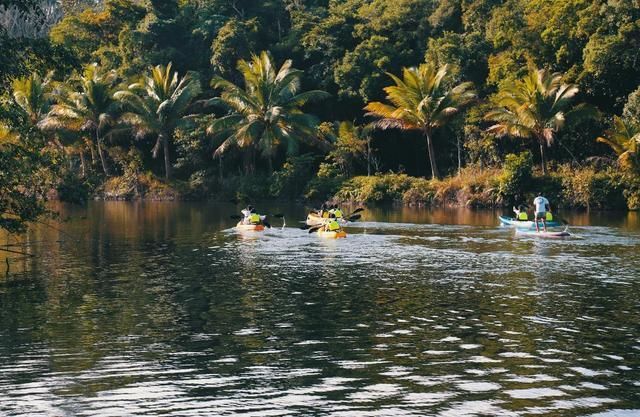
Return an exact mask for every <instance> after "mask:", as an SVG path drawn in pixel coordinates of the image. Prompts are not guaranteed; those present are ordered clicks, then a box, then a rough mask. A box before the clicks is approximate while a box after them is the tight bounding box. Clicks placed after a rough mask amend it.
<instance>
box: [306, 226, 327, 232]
mask: <svg viewBox="0 0 640 417" xmlns="http://www.w3.org/2000/svg"><path fill="white" fill-rule="evenodd" d="M321 227H324V224H321V225H320V226H313V227H311V228H310V229H309V233H313V232H315V231H317V230H318V229H320V228H321Z"/></svg>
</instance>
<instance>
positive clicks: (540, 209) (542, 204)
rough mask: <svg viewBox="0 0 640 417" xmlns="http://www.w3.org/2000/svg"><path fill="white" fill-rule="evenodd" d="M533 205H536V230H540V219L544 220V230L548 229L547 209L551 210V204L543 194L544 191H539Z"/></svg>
mask: <svg viewBox="0 0 640 417" xmlns="http://www.w3.org/2000/svg"><path fill="white" fill-rule="evenodd" d="M533 206H534V207H535V215H534V218H533V221H534V222H535V223H536V232H539V231H540V226H538V219H540V220H542V227H543V230H544V231H545V232H546V231H547V211H551V207H550V206H549V200H547V199H546V198H544V197H543V196H542V193H538V196H537V197H536V198H535V199H534V200H533Z"/></svg>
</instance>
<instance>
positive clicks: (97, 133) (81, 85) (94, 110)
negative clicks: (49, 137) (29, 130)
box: [39, 64, 118, 176]
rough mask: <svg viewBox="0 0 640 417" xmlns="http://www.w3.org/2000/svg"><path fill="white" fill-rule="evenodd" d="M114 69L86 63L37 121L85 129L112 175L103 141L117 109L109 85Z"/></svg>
mask: <svg viewBox="0 0 640 417" xmlns="http://www.w3.org/2000/svg"><path fill="white" fill-rule="evenodd" d="M115 79H116V73H115V71H103V70H102V69H101V68H100V67H99V66H98V64H91V65H88V66H87V67H86V68H85V70H84V72H83V74H82V75H80V76H78V77H77V78H76V79H74V80H72V81H71V83H70V85H67V86H63V89H62V91H61V92H60V94H58V95H57V96H56V101H57V103H56V104H54V105H53V106H51V111H50V112H49V113H48V115H47V117H45V118H44V119H43V120H42V121H41V122H40V123H39V126H40V127H42V128H43V129H64V130H70V131H76V132H88V133H89V136H90V137H91V142H93V143H94V144H95V146H96V147H97V149H98V155H99V156H100V162H101V164H102V169H103V171H104V173H105V175H107V176H109V175H111V171H110V169H109V164H108V163H107V160H106V157H105V154H104V151H103V144H104V139H105V137H108V136H109V135H110V134H111V128H113V127H114V125H115V122H116V117H117V113H118V103H117V102H116V101H115V100H114V99H113V90H112V88H113V87H112V86H113V83H114V81H115Z"/></svg>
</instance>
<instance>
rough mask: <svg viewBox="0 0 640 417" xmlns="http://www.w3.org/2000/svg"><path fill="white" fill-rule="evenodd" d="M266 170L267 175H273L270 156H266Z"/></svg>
mask: <svg viewBox="0 0 640 417" xmlns="http://www.w3.org/2000/svg"><path fill="white" fill-rule="evenodd" d="M267 169H268V170H269V175H271V174H273V161H272V160H271V155H269V156H267Z"/></svg>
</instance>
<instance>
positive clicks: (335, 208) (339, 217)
mask: <svg viewBox="0 0 640 417" xmlns="http://www.w3.org/2000/svg"><path fill="white" fill-rule="evenodd" d="M331 215H333V217H335V218H336V220H338V221H339V220H342V218H343V217H344V215H343V214H342V210H340V209H339V208H338V205H337V204H334V205H333V207H331V210H329V216H331Z"/></svg>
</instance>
